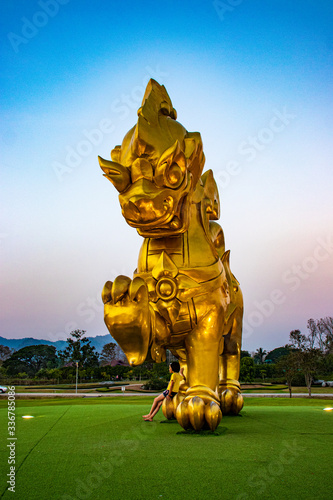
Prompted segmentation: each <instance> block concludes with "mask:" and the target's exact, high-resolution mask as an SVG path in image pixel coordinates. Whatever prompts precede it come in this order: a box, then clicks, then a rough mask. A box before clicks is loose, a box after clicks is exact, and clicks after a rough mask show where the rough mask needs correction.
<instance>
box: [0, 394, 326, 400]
mask: <svg viewBox="0 0 333 500" xmlns="http://www.w3.org/2000/svg"><path fill="white" fill-rule="evenodd" d="M159 394H160V392H149V393H147V392H124V393H116V394H114V393H102V394H98V393H91V392H79V393H78V394H75V393H73V392H17V393H16V394H15V396H16V397H33V396H36V397H39V398H40V397H51V398H54V397H56V398H110V397H111V398H112V397H113V398H114V397H119V398H123V397H126V396H127V397H128V396H132V397H133V396H158V395H159ZM242 395H243V396H244V398H289V393H262V392H256V393H254V392H251V393H242ZM6 396H7V395H6V394H0V397H3V398H5V397H6ZM307 397H308V395H307V394H305V393H301V392H300V393H297V392H296V393H293V398H307ZM312 397H313V398H331V399H333V393H331V394H329V393H328V394H326V393H325V394H313V395H312Z"/></svg>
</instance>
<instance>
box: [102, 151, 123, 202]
mask: <svg viewBox="0 0 333 500" xmlns="http://www.w3.org/2000/svg"><path fill="white" fill-rule="evenodd" d="M98 161H99V164H100V167H101V169H102V170H103V172H104V177H106V178H107V179H109V181H110V182H112V184H113V185H114V187H115V188H116V189H117V191H119V193H122V192H123V191H125V189H127V188H128V186H129V185H130V184H131V175H130V171H129V169H128V168H127V167H123V165H120V163H116V162H115V161H108V160H104V159H103V158H101V157H100V156H99V157H98Z"/></svg>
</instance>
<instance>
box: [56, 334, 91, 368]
mask: <svg viewBox="0 0 333 500" xmlns="http://www.w3.org/2000/svg"><path fill="white" fill-rule="evenodd" d="M85 334H86V332H85V330H74V331H72V332H71V333H70V335H71V337H72V338H71V337H69V338H68V339H67V343H68V346H67V347H66V349H64V350H63V351H60V352H59V357H60V359H61V360H62V362H63V364H66V363H79V367H80V368H90V367H94V366H98V353H97V352H96V350H95V347H93V346H92V345H91V343H90V340H88V339H87V338H85V337H84V335H85Z"/></svg>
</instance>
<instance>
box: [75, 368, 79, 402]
mask: <svg viewBox="0 0 333 500" xmlns="http://www.w3.org/2000/svg"><path fill="white" fill-rule="evenodd" d="M75 364H76V383H75V394H77V379H78V375H79V362H78V361H76V363H75Z"/></svg>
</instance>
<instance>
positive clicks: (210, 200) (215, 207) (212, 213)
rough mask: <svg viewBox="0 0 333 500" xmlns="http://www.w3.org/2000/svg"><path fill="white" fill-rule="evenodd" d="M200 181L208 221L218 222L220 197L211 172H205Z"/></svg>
mask: <svg viewBox="0 0 333 500" xmlns="http://www.w3.org/2000/svg"><path fill="white" fill-rule="evenodd" d="M201 181H202V184H203V187H204V198H205V200H206V203H205V206H206V213H207V214H208V215H209V220H219V218H220V197H219V191H218V189H217V185H216V182H215V179H214V175H213V171H212V170H207V172H205V173H204V174H203V175H202V176H201Z"/></svg>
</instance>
